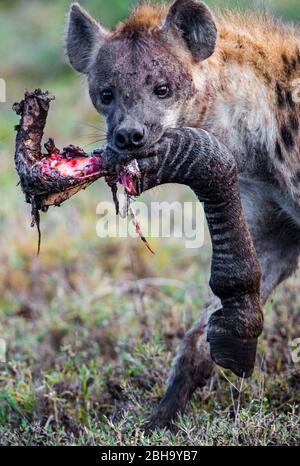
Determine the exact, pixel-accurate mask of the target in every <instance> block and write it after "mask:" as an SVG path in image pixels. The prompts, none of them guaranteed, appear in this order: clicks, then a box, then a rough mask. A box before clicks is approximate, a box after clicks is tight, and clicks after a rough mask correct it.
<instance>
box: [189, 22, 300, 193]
mask: <svg viewBox="0 0 300 466" xmlns="http://www.w3.org/2000/svg"><path fill="white" fill-rule="evenodd" d="M218 29H219V39H218V43H217V46H216V50H215V52H214V54H213V55H212V56H211V57H210V58H209V59H208V60H206V61H205V62H203V63H201V64H200V65H198V66H195V67H194V69H193V77H194V83H195V87H196V89H197V93H196V96H195V97H194V99H193V101H191V102H190V103H189V106H188V110H186V118H185V120H186V121H185V123H186V125H187V126H198V127H201V128H204V129H206V130H208V131H210V132H211V133H212V134H214V135H215V136H216V137H218V139H219V140H221V141H222V142H223V143H224V144H225V145H226V146H227V147H228V148H229V149H230V150H231V151H232V153H233V154H234V156H235V158H236V161H237V163H238V167H239V170H240V171H242V172H246V173H250V174H251V175H253V174H256V173H257V172H258V171H260V173H262V172H264V173H266V172H268V173H277V175H278V176H277V175H276V177H277V178H282V175H280V172H282V169H281V165H280V164H282V159H283V158H284V155H285V153H288V152H291V148H293V146H292V145H293V144H294V146H295V147H296V142H295V139H296V137H297V138H298V136H297V134H296V133H297V131H298V127H299V124H300V123H299V117H298V114H295V116H294V114H292V111H293V109H296V106H295V104H293V102H292V97H291V96H292V93H293V80H295V79H296V78H297V77H299V68H300V51H299V50H300V48H299V39H297V38H298V37H299V35H298V34H299V33H297V34H296V31H295V30H294V29H293V28H292V27H291V26H286V25H282V24H280V23H278V22H276V21H274V20H272V19H270V18H265V17H262V18H260V17H257V16H253V15H249V16H246V17H239V16H238V15H237V16H230V17H226V18H225V19H224V18H223V19H222V21H221V25H220V24H219V27H218ZM294 113H295V112H294ZM290 120H291V123H292V127H291V128H287V125H286V122H287V121H290ZM290 159H291V157H289V158H288V157H286V160H290ZM262 160H264V164H265V165H266V166H265V167H264V168H263V170H261V168H262V167H261V166H260V167H259V163H260V165H261V161H262ZM258 162H259V163H258ZM286 163H289V162H286ZM290 169H291V170H293V167H292V166H291V167H290ZM287 183H289V181H288V180H281V184H283V185H286V184H287Z"/></svg>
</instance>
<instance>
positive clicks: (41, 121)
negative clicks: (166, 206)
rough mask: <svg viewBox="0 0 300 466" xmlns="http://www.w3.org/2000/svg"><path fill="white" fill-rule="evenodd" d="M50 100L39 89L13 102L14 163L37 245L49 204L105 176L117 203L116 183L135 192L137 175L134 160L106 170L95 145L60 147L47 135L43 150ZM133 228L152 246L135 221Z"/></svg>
mask: <svg viewBox="0 0 300 466" xmlns="http://www.w3.org/2000/svg"><path fill="white" fill-rule="evenodd" d="M51 100H53V97H51V96H50V95H49V93H48V92H42V91H41V90H39V89H38V90H36V91H34V92H26V93H25V97H24V100H22V101H21V102H20V103H16V104H14V106H13V109H14V110H15V112H16V113H17V114H18V115H20V116H21V120H20V124H19V125H18V126H16V131H17V137H16V153H15V164H16V169H17V172H18V174H19V177H20V185H21V187H22V190H23V192H24V194H25V198H26V202H28V203H30V204H31V207H32V226H34V225H36V226H37V228H38V232H39V247H38V249H40V211H41V210H42V211H43V212H46V211H47V210H48V208H49V207H50V206H59V205H61V204H62V203H63V202H65V201H66V200H67V199H69V198H70V197H72V196H73V195H74V194H76V193H78V192H79V191H81V190H82V189H86V188H87V187H88V186H89V185H90V184H91V183H93V182H94V181H96V180H97V179H99V178H101V177H106V179H107V182H108V184H109V186H110V187H111V189H112V192H113V196H114V201H115V203H116V205H117V204H118V200H117V184H118V183H120V184H122V185H123V186H124V189H125V191H126V193H127V194H128V195H130V196H136V195H137V194H138V192H137V189H136V187H135V186H136V183H137V181H138V178H139V176H140V174H139V168H138V164H137V162H136V161H133V162H131V163H130V164H128V165H126V166H124V168H123V170H121V172H120V173H119V174H118V175H116V174H115V173H108V172H107V171H105V170H104V169H103V162H104V153H105V149H97V150H96V151H94V153H92V154H91V155H88V154H86V153H85V152H84V151H83V150H82V149H80V148H79V147H75V146H73V145H70V146H68V147H66V148H64V149H63V150H62V151H60V150H59V149H58V148H57V147H56V146H55V143H54V141H53V139H49V141H48V142H47V143H46V144H45V149H46V152H45V153H43V152H42V147H41V143H42V138H43V134H44V128H45V125H46V120H47V116H48V111H49V106H50V102H51ZM117 210H118V207H117ZM136 229H137V232H138V233H139V234H140V236H141V238H142V240H143V241H144V242H145V243H146V245H147V247H148V248H149V249H150V250H151V248H150V247H149V245H148V243H147V241H146V239H145V238H144V237H143V236H142V234H141V231H140V228H139V226H138V224H137V226H136Z"/></svg>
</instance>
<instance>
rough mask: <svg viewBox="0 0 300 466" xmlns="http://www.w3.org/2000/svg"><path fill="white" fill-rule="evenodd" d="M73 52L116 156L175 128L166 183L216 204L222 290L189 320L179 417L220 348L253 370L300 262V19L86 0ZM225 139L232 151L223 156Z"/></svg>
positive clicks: (226, 361)
mask: <svg viewBox="0 0 300 466" xmlns="http://www.w3.org/2000/svg"><path fill="white" fill-rule="evenodd" d="M67 54H68V57H69V61H70V63H71V65H72V66H73V67H74V68H75V69H76V70H77V71H79V72H80V73H84V74H85V75H86V76H87V80H88V85H89V92H90V96H91V100H92V102H93V104H94V106H95V107H96V109H97V110H98V112H99V113H101V114H103V115H104V117H105V119H106V122H107V131H108V136H107V144H108V147H109V148H110V150H111V151H112V153H114V154H115V160H116V161H118V160H121V159H122V160H124V159H126V157H127V158H130V156H132V154H134V157H135V158H137V159H141V160H142V159H143V158H144V157H146V156H147V154H148V155H149V154H151V153H154V152H155V151H154V152H153V148H154V147H157V145H159V144H162V142H163V141H165V142H166V141H170V140H171V139H172V138H171V136H170V134H173V136H174V134H175V135H176V137H177V139H176V141H177V142H176V144H175V145H176V147H177V149H176V148H175V147H174V144H173V148H172V147H171V148H170V145H169V146H168V144H166V146H165V154H167V155H164V154H163V155H162V159H161V163H162V164H163V167H164V168H163V169H164V176H165V178H164V179H157V180H156V182H157V183H159V182H163V181H170V180H174V181H177V182H181V178H180V176H181V177H182V179H183V180H186V184H188V182H190V184H192V183H194V187H195V189H194V190H195V192H196V193H197V194H198V195H199V198H200V199H202V200H203V201H204V203H205V207H206V214H207V219H208V223H209V226H210V232H211V236H212V242H213V248H214V249H213V259H212V279H211V289H212V291H213V295H212V298H211V300H210V302H209V303H208V305H207V307H206V308H205V309H204V310H203V312H202V314H201V318H200V321H199V322H198V323H197V324H196V325H195V326H194V328H193V329H192V330H191V331H189V332H188V333H187V335H186V337H185V339H184V342H183V344H182V346H181V348H180V351H179V353H178V355H177V358H176V359H175V361H174V364H173V370H172V373H171V376H170V379H169V384H168V389H167V393H166V395H165V397H164V398H163V400H162V401H161V403H160V405H159V407H158V408H157V410H156V411H155V413H154V415H153V416H152V418H151V423H153V422H154V424H155V425H165V424H168V423H169V422H170V420H172V419H173V418H174V417H175V415H176V413H178V412H179V411H182V410H183V409H184V407H185V405H186V403H187V402H188V400H189V399H190V397H191V395H192V393H193V391H194V390H195V389H196V388H197V387H198V386H202V385H204V384H205V383H206V382H207V380H208V379H209V378H210V376H211V374H212V371H213V367H214V364H213V362H212V359H213V360H214V361H215V362H217V363H218V364H220V365H222V366H223V367H228V368H230V369H232V370H233V371H234V372H235V373H236V374H238V375H240V376H241V375H245V376H249V375H250V374H251V372H252V370H253V364H254V356H255V350H256V342H257V338H258V336H259V334H260V333H261V331H262V325H263V318H262V313H261V305H262V304H264V303H265V301H266V300H267V298H268V296H269V295H270V293H271V292H272V291H273V289H274V288H275V287H276V286H277V285H278V284H279V283H280V282H282V281H283V280H284V279H286V278H287V277H288V276H289V275H290V274H291V273H292V272H293V271H294V270H295V269H296V267H297V262H298V255H299V250H300V154H299V150H300V149H299V148H300V144H299V143H300V140H299V139H300V132H299V115H300V113H299V111H300V107H299V104H298V101H297V97H298V96H297V88H296V87H295V86H296V85H297V83H299V81H297V78H299V77H300V31H299V30H297V29H296V28H295V27H293V26H289V25H284V24H282V23H281V22H279V21H278V20H275V19H273V18H269V17H266V15H256V14H253V13H251V14H247V15H241V14H238V13H234V14H233V13H223V14H221V15H218V16H217V17H216V18H214V16H213V15H212V13H211V11H210V10H209V9H208V8H207V6H206V5H205V4H204V3H203V2H200V1H197V0H177V1H175V3H173V4H172V5H170V6H169V7H166V6H163V7H161V6H157V5H156V6H154V5H150V4H148V3H147V4H145V5H140V6H138V7H137V8H136V9H135V11H134V12H133V14H132V16H131V17H130V18H129V19H128V20H126V21H125V22H123V23H121V24H120V25H118V26H117V27H116V28H115V29H113V30H112V31H107V30H106V29H104V28H103V27H102V26H101V25H100V24H99V23H98V22H97V21H95V20H94V19H93V18H91V16H90V15H89V14H88V13H87V12H86V11H85V10H83V9H82V8H81V7H80V6H79V5H78V4H77V3H76V4H73V5H72V6H71V10H70V15H69V21H68V28H67ZM172 131H173V133H172ZM204 134H205V136H203V135H204ZM173 136H172V137H173ZM174 137H175V136H174ZM168 138H169V139H168ZM170 138H171V139H170ZM197 138H198V142H199V141H200V140H201V141H202V140H203V138H204V139H205V138H207V145H205V147H206V149H207V157H205V156H204V157H202V159H201V163H199V164H198V165H197V164H195V166H194V165H193V160H194V159H195V160H196V158H197V157H198V156H199V150H198V152H197V150H195V147H196V148H197V147H198V146H197V144H198V142H197ZM212 141H213V144H215V145H214V146H213V147H215V148H216V150H213V151H212V152H213V153H214V155H213V154H212V152H211V155H210V156H209V155H208V154H209V150H210V148H209V147H212V146H210V145H209V144H210V143H212ZM184 144H185V145H184ZM205 144H206V143H205ZM220 148H221V149H220ZM222 148H223V149H222ZM222 151H223V152H226V151H227V153H230V156H229V155H228V157H227V159H226V160H227V162H228V160H231V162H230V164H229V163H227V162H226V163H225V162H224V160H223V159H222V156H220V157H219V158H218V156H217V155H216V154H217V153H219V152H220V153H221V152H222ZM170 154H171V155H170ZM164 157H165V158H164ZM170 157H171V159H170ZM172 157H173V158H174V163H172ZM230 157H231V159H230ZM149 158H151V157H150V156H149ZM166 160H168V163H166ZM222 160H223V162H222ZM222 163H223V165H222ZM188 164H189V165H188ZM193 166H194V168H193V169H192V168H191V167H193ZM176 167H177V168H176ZM179 167H181V170H180V176H179V175H178V171H179ZM189 167H190V168H189ZM161 170H162V169H160V168H159V167H158V168H157V172H156V176H157V178H159V176H158V175H159V174H160V173H161ZM174 171H175V172H176V176H177V177H175V175H174V177H173V178H172V173H173V172H174ZM188 177H192V178H191V180H187V178H188ZM205 177H206V178H205ZM197 180H198V181H197ZM199 180H201V183H202V185H201V186H202V188H201V187H199V183H200V181H199ZM197 182H198V184H197ZM201 183H200V184H201ZM150 184H151V183H150ZM154 184H155V183H153V185H154ZM149 186H150V185H149ZM149 186H148V187H149ZM205 186H210V187H211V189H210V190H209V189H208V188H207V189H206V191H205ZM240 205H242V207H243V211H242V210H241V208H240V207H239V206H240ZM244 220H245V221H244ZM246 225H247V226H246ZM249 232H250V235H249ZM253 245H254V247H253ZM219 298H220V299H219Z"/></svg>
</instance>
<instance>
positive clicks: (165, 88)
mask: <svg viewBox="0 0 300 466" xmlns="http://www.w3.org/2000/svg"><path fill="white" fill-rule="evenodd" d="M154 94H155V95H157V97H159V98H160V99H166V98H167V97H170V96H171V89H170V86H169V85H168V84H162V85H161V86H157V87H156V88H155V89H154Z"/></svg>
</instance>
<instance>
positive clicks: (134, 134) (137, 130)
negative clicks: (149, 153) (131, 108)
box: [114, 125, 148, 150]
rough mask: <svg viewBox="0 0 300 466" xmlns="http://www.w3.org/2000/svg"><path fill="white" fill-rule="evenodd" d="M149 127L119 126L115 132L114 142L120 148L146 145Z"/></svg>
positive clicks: (135, 147) (125, 148)
mask: <svg viewBox="0 0 300 466" xmlns="http://www.w3.org/2000/svg"><path fill="white" fill-rule="evenodd" d="M147 139H148V138H147V129H146V127H144V126H142V125H131V126H129V127H119V128H117V129H116V130H115V133H114V143H115V146H116V147H117V149H119V150H136V149H140V148H142V147H143V146H145V144H146V142H147Z"/></svg>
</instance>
